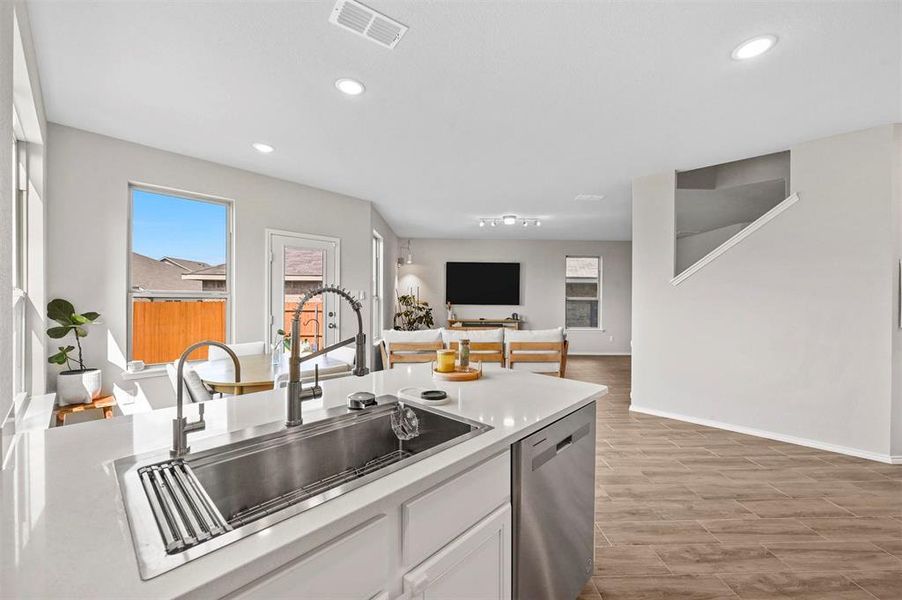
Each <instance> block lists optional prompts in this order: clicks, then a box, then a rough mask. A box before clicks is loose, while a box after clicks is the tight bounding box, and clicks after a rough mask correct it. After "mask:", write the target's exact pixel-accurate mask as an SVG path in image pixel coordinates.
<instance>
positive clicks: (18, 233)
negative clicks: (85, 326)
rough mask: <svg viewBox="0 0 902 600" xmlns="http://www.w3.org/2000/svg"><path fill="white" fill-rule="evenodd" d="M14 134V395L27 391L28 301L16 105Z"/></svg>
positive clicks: (24, 152) (23, 156) (23, 167)
mask: <svg viewBox="0 0 902 600" xmlns="http://www.w3.org/2000/svg"><path fill="white" fill-rule="evenodd" d="M12 117H13V135H12V140H11V143H12V165H11V167H12V171H13V172H12V188H13V189H12V198H11V200H12V207H11V208H12V214H11V215H10V216H11V217H12V225H13V226H12V244H11V250H12V256H11V257H10V258H11V259H12V260H11V264H10V266H11V269H12V272H11V275H12V277H11V280H12V311H11V319H12V329H13V330H12V334H13V336H12V341H13V348H12V353H13V361H12V365H11V370H12V383H13V396H14V398H18V397H19V396H21V395H24V394H27V393H28V379H27V365H26V358H27V352H26V339H27V338H26V336H27V317H26V313H27V304H28V186H29V173H28V145H27V144H28V142H27V141H26V139H25V131H24V130H23V128H22V123H21V121H20V120H19V115H18V113H17V112H16V108H15V106H14V107H13V114H12Z"/></svg>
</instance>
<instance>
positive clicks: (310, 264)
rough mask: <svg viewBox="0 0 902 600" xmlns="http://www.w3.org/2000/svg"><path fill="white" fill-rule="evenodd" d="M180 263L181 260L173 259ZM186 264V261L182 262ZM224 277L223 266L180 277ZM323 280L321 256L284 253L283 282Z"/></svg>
mask: <svg viewBox="0 0 902 600" xmlns="http://www.w3.org/2000/svg"><path fill="white" fill-rule="evenodd" d="M175 260H179V261H181V260H182V259H175ZM184 262H187V261H184ZM225 276H226V267H225V264H221V265H212V266H211V265H204V266H203V267H201V268H198V269H194V270H191V271H190V272H188V273H184V274H183V275H182V279H186V280H198V281H222V280H224V279H225ZM322 278H323V254H322V252H316V251H313V250H290V251H288V252H286V253H285V281H321V280H322Z"/></svg>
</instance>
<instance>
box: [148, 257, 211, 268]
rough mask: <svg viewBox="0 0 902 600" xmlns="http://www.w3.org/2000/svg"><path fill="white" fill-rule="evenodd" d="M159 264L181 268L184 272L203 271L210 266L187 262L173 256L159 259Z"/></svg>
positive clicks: (184, 259) (202, 263) (208, 264)
mask: <svg viewBox="0 0 902 600" xmlns="http://www.w3.org/2000/svg"><path fill="white" fill-rule="evenodd" d="M160 262H165V263H169V264H172V265H174V266H176V267H181V268H182V269H183V270H185V271H197V270H198V269H203V268H204V267H209V266H210V263H205V262H201V261H199V260H188V259H187V258H178V257H175V256H164V257H163V258H161V259H160Z"/></svg>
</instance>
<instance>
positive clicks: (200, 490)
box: [115, 396, 491, 579]
mask: <svg viewBox="0 0 902 600" xmlns="http://www.w3.org/2000/svg"><path fill="white" fill-rule="evenodd" d="M377 402H378V404H377V405H376V406H374V407H371V408H368V409H366V410H363V411H346V410H344V409H339V410H338V411H337V412H338V413H340V414H336V415H334V416H327V417H325V418H323V419H322V420H319V421H316V422H312V423H308V424H304V425H301V426H299V427H293V428H279V430H277V431H274V432H270V433H265V434H262V435H256V436H253V437H247V436H248V434H247V432H245V433H244V434H243V435H238V436H236V435H235V434H227V435H225V436H222V439H219V438H208V439H207V440H205V442H208V443H210V444H214V445H215V446H214V447H212V448H211V449H208V450H204V451H201V452H196V453H191V454H188V455H187V456H185V457H184V458H170V457H169V455H168V453H167V452H160V453H155V454H152V455H143V456H138V457H129V458H123V459H120V460H118V461H116V462H115V468H116V473H117V477H118V481H119V487H120V491H121V492H122V497H123V500H124V502H125V509H126V513H127V514H128V521H129V527H130V529H131V533H132V541H133V542H134V545H135V551H136V554H137V557H138V565H139V568H140V571H141V577H142V579H150V578H152V577H155V576H157V575H159V574H161V573H164V572H166V571H169V570H171V569H173V568H175V567H178V566H179V565H182V564H184V563H186V562H188V561H190V560H193V559H195V558H198V557H200V556H203V555H204V554H207V553H209V552H212V551H213V550H216V549H217V548H221V547H223V546H225V545H227V544H230V543H232V542H235V541H237V540H239V539H241V538H243V537H246V536H248V535H251V534H253V533H255V532H257V531H260V530H262V529H265V528H267V527H270V526H272V525H273V524H275V523H277V522H279V521H282V520H284V519H287V518H288V517H291V516H293V515H296V514H298V513H300V512H303V511H305V510H308V509H310V508H313V507H314V506H317V505H319V504H322V503H323V502H326V501H327V500H330V499H331V498H335V497H336V496H339V495H341V494H345V493H347V492H349V491H351V490H353V489H356V488H358V487H360V486H362V485H365V484H367V483H369V482H371V481H373V480H375V479H378V478H380V477H384V476H385V475H388V474H389V473H392V472H394V471H397V470H399V469H402V468H404V467H406V466H409V465H410V464H412V463H414V462H417V461H419V460H422V459H424V458H426V457H428V456H431V455H433V454H435V453H437V452H440V451H442V450H445V449H447V448H450V447H451V446H454V445H456V444H459V443H461V442H463V441H465V440H467V439H470V438H472V437H474V436H477V435H479V434H481V433H483V432H485V431H487V430H488V429H491V427H490V426H488V425H485V424H483V423H477V422H475V421H470V420H468V419H463V418H460V417H452V416H449V415H447V414H444V413H440V412H438V411H435V410H433V409H431V408H429V407H426V406H420V405H415V404H410V403H404V404H401V403H399V401H398V399H397V398H396V397H394V396H380V397H379V398H378V399H377ZM405 408H406V409H409V411H412V413H413V414H412V415H411V413H410V412H409V411H408V412H406V413H405V414H406V415H407V416H408V417H415V420H416V422H417V423H418V430H419V431H418V435H416V436H415V437H412V438H411V439H400V437H399V436H398V435H397V434H396V433H395V428H393V427H392V420H393V418H394V419H395V420H397V418H398V416H399V414H400V412H401V411H402V410H404V409H405ZM396 425H397V422H396ZM236 437H238V438H243V439H239V440H238V441H234V439H235V438H236ZM401 437H405V438H406V437H409V436H407V435H402V436H401ZM217 442H221V443H217Z"/></svg>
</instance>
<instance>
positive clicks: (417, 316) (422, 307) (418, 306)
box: [393, 294, 435, 331]
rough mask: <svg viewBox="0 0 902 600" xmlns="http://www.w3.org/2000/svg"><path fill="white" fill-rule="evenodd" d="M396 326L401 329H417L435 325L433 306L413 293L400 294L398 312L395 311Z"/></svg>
mask: <svg viewBox="0 0 902 600" xmlns="http://www.w3.org/2000/svg"><path fill="white" fill-rule="evenodd" d="M393 322H394V327H395V329H397V330H400V331H416V330H417V329H429V328H431V327H433V326H434V324H435V323H434V320H433V318H432V307H431V306H429V303H428V302H426V301H425V300H420V299H419V298H418V297H416V296H414V295H413V294H398V312H396V313H395V318H394V321H393Z"/></svg>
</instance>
